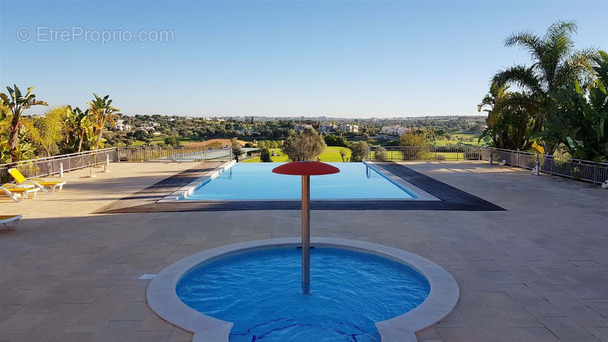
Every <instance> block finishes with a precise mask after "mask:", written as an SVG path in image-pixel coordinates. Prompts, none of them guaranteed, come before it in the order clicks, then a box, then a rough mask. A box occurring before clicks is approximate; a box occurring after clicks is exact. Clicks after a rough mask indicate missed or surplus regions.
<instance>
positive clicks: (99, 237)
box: [0, 162, 608, 342]
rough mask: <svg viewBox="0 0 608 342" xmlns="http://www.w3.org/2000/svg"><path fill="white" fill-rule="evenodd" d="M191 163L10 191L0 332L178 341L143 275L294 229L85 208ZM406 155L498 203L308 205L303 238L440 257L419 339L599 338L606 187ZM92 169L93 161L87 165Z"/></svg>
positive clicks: (257, 221) (604, 289)
mask: <svg viewBox="0 0 608 342" xmlns="http://www.w3.org/2000/svg"><path fill="white" fill-rule="evenodd" d="M196 165H200V164H197V163H182V164H180V163H121V164H112V166H111V168H110V170H111V173H108V174H102V173H97V175H98V176H97V178H83V177H84V176H85V175H86V174H88V171H75V172H71V173H68V174H66V179H67V180H68V184H67V185H66V186H65V189H64V191H62V192H60V193H56V194H53V195H44V194H41V195H39V196H38V197H37V198H36V199H33V200H26V201H24V202H22V203H13V202H12V201H11V200H10V199H9V198H8V197H0V214H1V215H4V214H22V215H23V219H22V220H21V223H20V225H19V228H18V229H16V230H0V341H189V340H190V339H191V334H190V333H188V332H185V331H182V330H181V329H178V328H175V327H173V326H172V325H170V324H168V323H166V322H164V321H162V320H161V319H159V318H158V317H157V316H156V315H154V313H152V312H151V311H150V309H149V308H148V307H147V305H146V301H145V300H146V299H145V289H146V287H147V284H148V281H146V280H139V277H140V276H141V275H143V274H145V273H156V272H158V271H160V270H161V269H163V268H164V267H166V266H168V265H169V264H171V263H173V262H174V261H176V260H179V259H181V258H183V257H186V256H188V255H191V254H193V253H195V252H198V251H201V250H205V249H209V248H212V247H216V246H220V245H225V244H229V243H235V242H241V241H247V240H257V239H266V238H279V237H289V236H297V235H298V234H299V220H300V216H299V212H298V211H292V210H266V211H211V212H178V213H166V212H164V213H140V214H112V215H109V214H105V215H99V214H92V213H94V212H96V211H98V210H100V209H102V208H104V207H107V206H108V205H110V204H112V203H114V202H115V201H117V200H118V199H120V198H123V197H127V196H131V195H132V194H135V193H137V192H138V191H141V190H143V189H146V188H148V187H150V186H152V185H154V184H156V183H157V182H159V181H161V180H163V179H165V178H167V177H170V176H172V175H175V174H178V173H180V172H182V171H185V170H187V169H189V168H191V167H194V166H196ZM407 165H408V167H410V168H412V169H414V170H416V171H419V172H422V173H424V174H426V175H428V176H431V177H433V178H435V179H437V180H439V181H442V182H444V183H446V184H449V185H451V186H454V187H456V188H458V189H461V190H463V191H466V192H468V193H470V194H472V195H475V196H478V197H480V198H482V199H485V200H487V201H489V202H491V203H494V204H496V205H498V206H500V207H502V208H504V209H506V211H434V210H417V211H411V210H405V211H404V210H373V211H343V210H341V211H332V210H322V211H313V212H312V234H313V235H314V236H326V237H339V238H347V239H356V240H363V241H370V242H374V243H380V244H384V245H388V246H392V247H397V248H401V249H405V250H408V251H410V252H413V253H417V254H419V255H422V256H424V257H426V258H429V259H431V260H433V261H434V262H436V263H438V264H440V265H442V266H444V267H445V268H446V269H447V270H448V271H450V272H451V273H452V274H453V275H454V277H455V278H456V280H457V281H458V283H459V286H460V289H461V295H460V301H459V303H458V305H457V307H456V309H455V310H454V311H453V312H452V313H451V314H450V315H449V316H448V317H447V318H446V319H444V320H443V321H441V322H440V323H439V324H437V325H436V326H434V327H431V328H429V329H426V330H424V331H422V332H419V333H418V338H419V341H427V342H431V341H446V342H447V341H468V342H473V341H557V340H562V341H608V247H607V246H608V224H607V222H608V207H607V206H606V204H607V203H608V191H606V190H602V189H600V188H599V186H593V185H590V184H586V183H581V182H575V181H570V180H566V179H561V178H551V177H548V176H540V177H536V176H533V175H532V174H531V173H530V172H529V171H522V170H518V169H512V168H501V167H499V166H489V165H486V164H483V163H475V162H468V163H465V162H460V163H458V162H453V163H452V162H444V163H408V164H407ZM96 170H97V171H100V169H96Z"/></svg>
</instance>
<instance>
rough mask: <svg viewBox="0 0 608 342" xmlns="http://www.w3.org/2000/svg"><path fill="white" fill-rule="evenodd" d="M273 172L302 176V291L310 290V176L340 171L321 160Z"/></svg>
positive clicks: (280, 168)
mask: <svg viewBox="0 0 608 342" xmlns="http://www.w3.org/2000/svg"><path fill="white" fill-rule="evenodd" d="M272 172H274V173H278V174H282V175H293V176H302V293H304V294H307V293H308V292H310V176H321V175H329V174H333V173H338V172H340V169H338V168H337V167H335V166H331V165H329V164H325V163H321V162H310V161H301V162H292V163H287V164H283V165H281V166H277V167H275V168H274V169H273V170H272Z"/></svg>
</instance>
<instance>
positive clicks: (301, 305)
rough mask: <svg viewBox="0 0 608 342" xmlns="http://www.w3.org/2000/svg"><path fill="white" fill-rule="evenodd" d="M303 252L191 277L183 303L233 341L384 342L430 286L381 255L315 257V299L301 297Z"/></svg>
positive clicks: (232, 260) (227, 261)
mask: <svg viewBox="0 0 608 342" xmlns="http://www.w3.org/2000/svg"><path fill="white" fill-rule="evenodd" d="M301 270H302V269H301V251H300V250H299V249H296V248H294V247H283V248H273V249H266V250H258V251H252V252H248V253H243V254H238V255H235V256H228V257H224V258H220V259H218V260H216V261H214V262H211V263H206V264H204V265H200V266H198V267H196V268H194V269H192V270H191V271H189V272H188V273H186V274H185V275H184V276H183V277H182V278H181V279H180V281H179V282H178V284H177V287H176V291H177V295H178V296H179V298H180V299H181V300H182V301H183V302H184V303H186V304H187V305H188V306H190V307H192V308H193V309H195V310H197V311H199V312H202V313H204V314H206V315H209V316H212V317H215V318H218V319H221V320H225V321H230V322H233V323H234V327H233V328H232V330H231V332H230V341H235V342H240V341H247V342H250V341H380V335H379V333H378V330H377V329H376V326H375V325H374V324H375V322H380V321H384V320H387V319H390V318H393V317H396V316H399V315H402V314H404V313H406V312H408V311H411V310H412V309H414V308H415V307H417V306H418V305H420V304H421V303H422V302H423V301H424V300H425V298H426V297H427V296H428V294H429V291H430V285H429V282H428V281H427V279H426V278H425V277H424V276H422V275H421V274H420V273H418V272H417V271H416V270H414V269H413V268H411V267H409V266H406V265H404V264H402V263H398V262H395V261H392V260H389V259H386V258H382V257H379V256H376V255H372V254H367V253H360V252H355V251H352V250H345V249H338V248H328V247H320V248H315V249H312V250H311V292H310V293H309V294H307V295H303V294H302V293H301V286H302V285H301Z"/></svg>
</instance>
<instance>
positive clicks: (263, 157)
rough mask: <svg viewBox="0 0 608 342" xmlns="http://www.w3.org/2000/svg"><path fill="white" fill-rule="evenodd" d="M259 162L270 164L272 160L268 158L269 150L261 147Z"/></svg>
mask: <svg viewBox="0 0 608 342" xmlns="http://www.w3.org/2000/svg"><path fill="white" fill-rule="evenodd" d="M260 161H262V162H263V163H271V162H272V159H271V158H270V150H269V149H267V148H266V147H262V149H260Z"/></svg>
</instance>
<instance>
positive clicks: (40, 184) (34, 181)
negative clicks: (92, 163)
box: [8, 169, 66, 193]
mask: <svg viewBox="0 0 608 342" xmlns="http://www.w3.org/2000/svg"><path fill="white" fill-rule="evenodd" d="M8 172H9V173H10V174H11V176H13V178H14V179H15V181H16V182H17V184H31V185H34V186H35V187H37V188H39V189H41V190H42V191H44V192H46V193H49V190H48V189H47V187H48V188H49V189H50V190H51V191H50V192H51V193H53V192H55V189H57V191H61V189H63V185H64V184H65V183H66V181H46V180H44V179H40V178H30V179H27V178H25V177H24V176H23V175H22V174H21V172H19V170H17V169H9V170H8Z"/></svg>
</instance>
